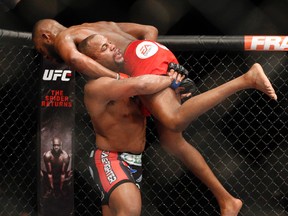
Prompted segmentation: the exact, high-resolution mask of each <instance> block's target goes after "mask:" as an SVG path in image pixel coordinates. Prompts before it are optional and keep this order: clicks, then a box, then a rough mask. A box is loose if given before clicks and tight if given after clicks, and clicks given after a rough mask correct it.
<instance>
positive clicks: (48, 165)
mask: <svg viewBox="0 0 288 216" xmlns="http://www.w3.org/2000/svg"><path fill="white" fill-rule="evenodd" d="M43 160H44V164H45V167H46V170H47V175H48V181H49V186H50V188H51V189H53V188H54V184H53V176H52V164H51V155H50V153H49V152H46V153H44V155H43Z"/></svg>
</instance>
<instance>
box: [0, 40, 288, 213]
mask: <svg viewBox="0 0 288 216" xmlns="http://www.w3.org/2000/svg"><path fill="white" fill-rule="evenodd" d="M17 37H18V36H17ZM17 37H16V39H17ZM8 38H10V36H9V37H8ZM28 39H29V37H28ZM21 44H22V45H21ZM21 44H15V43H14V42H12V43H11V41H10V39H7V37H6V36H2V37H0V56H1V58H0V69H1V71H0V72H1V73H0V81H1V87H0V91H1V99H0V104H1V109H0V112H1V121H0V128H1V137H0V140H1V146H2V151H1V153H0V161H1V166H0V170H1V177H0V215H1V216H2V215H3V216H8V215H15V216H16V215H25V214H26V215H37V213H36V212H37V186H36V185H37V166H38V165H37V161H38V155H37V154H38V152H37V129H38V128H37V124H38V123H37V120H38V104H39V93H38V92H39V89H40V86H39V80H40V77H39V75H38V74H37V72H38V71H39V69H40V62H41V57H40V56H39V55H38V54H37V53H36V52H35V50H34V49H33V46H32V45H31V42H29V40H28V42H27V41H26V40H25V41H21ZM27 44H28V45H27ZM175 54H176V56H177V58H178V60H179V62H180V63H181V64H182V65H184V66H185V67H186V69H188V70H191V71H193V72H192V73H191V74H190V75H189V76H190V78H191V79H193V80H194V82H195V83H196V85H197V93H196V94H199V93H201V92H204V91H207V90H209V89H211V88H213V87H216V86H218V85H220V84H222V83H224V82H227V81H228V80H230V79H232V78H234V77H237V76H239V75H241V74H243V73H244V72H245V71H247V70H248V68H249V67H250V66H251V65H252V64H253V63H255V62H258V63H260V64H261V65H262V66H263V68H264V70H265V72H266V74H267V75H268V77H269V78H270V80H271V82H272V83H273V85H274V87H275V90H276V92H277V95H278V101H277V102H275V101H271V100H270V99H269V98H268V97H267V96H266V95H263V94H262V93H260V92H258V91H255V90H245V91H242V92H239V93H237V94H235V95H233V96H231V97H229V98H228V99H226V100H225V101H224V102H223V103H221V104H220V105H218V106H216V107H215V108H213V109H212V110H210V111H208V112H207V113H205V114H204V115H202V116H200V117H199V118H198V119H197V120H195V121H193V122H192V123H191V124H190V126H189V127H188V128H187V129H186V130H185V131H184V133H183V135H184V137H185V139H186V140H187V141H188V142H189V143H191V145H193V146H194V147H195V148H197V149H198V150H199V151H200V152H201V154H202V155H203V156H204V158H205V160H206V161H207V163H208V164H209V166H210V168H211V169H212V170H213V172H214V174H215V175H216V176H217V178H218V179H219V180H220V181H221V183H222V184H223V185H224V187H225V188H226V189H227V190H228V191H229V192H231V194H233V195H234V196H235V197H239V198H240V199H241V200H242V201H243V202H244V205H243V208H242V209H241V213H240V214H239V215H243V216H244V215H245V216H264V215H267V216H273V215H281V216H283V215H284V216H286V215H288V183H287V182H288V181H287V180H288V168H287V164H288V150H287V134H288V129H287V123H288V122H287V121H288V114H287V107H288V106H287V105H288V104H287V94H288V93H287V92H288V84H287V83H288V80H287V79H288V76H287V62H288V57H287V54H286V52H240V51H239V52H236V51H205V50H204V51H195V52H191V51H177V52H175ZM84 84H85V79H83V77H82V76H81V75H79V74H77V73H76V89H75V97H76V98H75V101H76V107H75V122H76V124H75V141H74V144H75V146H74V153H73V154H74V192H75V195H74V197H75V198H74V208H75V215H77V216H78V215H81V216H86V215H87V216H89V215H91V216H92V215H101V208H100V206H101V205H100V194H99V193H98V191H97V189H96V187H95V185H94V183H93V180H92V179H91V176H90V174H89V170H88V164H89V154H90V152H91V150H92V149H93V148H94V140H95V139H94V132H93V129H92V125H91V122H90V118H89V116H88V114H87V112H86V110H85V107H84V106H83V102H82V101H83V86H84ZM143 166H144V173H143V187H142V199H143V210H142V215H143V216H152V215H153V216H162V215H163V216H176V215H177V216H182V215H183V216H184V215H185V216H187V215H189V216H190V215H201V216H202V215H203V216H204V215H212V216H213V215H220V211H219V207H218V204H217V202H216V199H215V197H214V196H213V194H212V193H211V192H210V190H209V189H208V188H207V187H206V186H205V185H203V184H202V183H201V181H199V180H198V179H197V178H196V177H195V176H194V175H193V173H191V172H190V171H189V170H188V169H187V168H186V167H185V166H184V165H183V164H182V163H181V162H180V161H179V160H177V159H175V158H174V157H172V156H171V155H169V154H167V153H166V152H165V151H164V150H163V149H162V148H161V147H160V145H159V140H158V138H157V133H156V130H155V127H154V121H153V118H149V119H148V127H147V145H146V149H145V152H144V155H143ZM131 204H133V203H131Z"/></svg>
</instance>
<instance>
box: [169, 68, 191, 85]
mask: <svg viewBox="0 0 288 216" xmlns="http://www.w3.org/2000/svg"><path fill="white" fill-rule="evenodd" d="M171 69H172V70H174V71H176V72H177V73H178V74H180V75H182V76H183V75H184V80H183V81H185V79H187V77H188V74H189V72H188V70H186V69H185V68H184V67H183V66H182V65H180V64H176V63H173V62H170V63H169V64H168V69H167V70H168V71H170V70H171ZM183 81H182V82H183ZM180 85H181V82H178V83H176V80H173V82H172V84H171V86H170V87H171V88H172V89H174V90H175V89H177V88H178V87H179V86H180Z"/></svg>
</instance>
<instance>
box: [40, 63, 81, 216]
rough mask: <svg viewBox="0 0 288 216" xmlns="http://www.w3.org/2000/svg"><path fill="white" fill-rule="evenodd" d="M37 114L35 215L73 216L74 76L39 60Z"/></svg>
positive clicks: (67, 71)
mask: <svg viewBox="0 0 288 216" xmlns="http://www.w3.org/2000/svg"><path fill="white" fill-rule="evenodd" d="M40 72H41V74H40V76H41V77H42V79H41V87H40V88H41V93H40V94H41V95H40V98H41V101H40V114H39V116H40V117H39V131H38V138H39V151H38V152H39V156H38V159H39V162H38V164H39V166H38V167H39V179H38V180H39V181H38V197H39V199H38V200H39V202H38V204H39V205H38V209H39V210H38V211H39V212H38V215H41V216H48V215H49V216H51V215H53V216H70V215H73V204H74V203H73V200H74V198H73V197H74V189H73V188H74V187H73V140H74V139H73V137H74V90H75V88H74V86H75V77H74V73H73V72H72V71H71V70H69V68H68V67H67V66H66V65H56V64H52V63H51V62H49V61H48V60H45V59H43V64H42V68H41V71H40Z"/></svg>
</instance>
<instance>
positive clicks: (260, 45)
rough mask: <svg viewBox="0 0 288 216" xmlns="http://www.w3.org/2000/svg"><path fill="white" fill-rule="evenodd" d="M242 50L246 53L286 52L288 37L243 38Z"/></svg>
mask: <svg viewBox="0 0 288 216" xmlns="http://www.w3.org/2000/svg"><path fill="white" fill-rule="evenodd" d="M244 49H245V50H247V51H249V50H251V51H252V50H253V51H287V50H288V36H244Z"/></svg>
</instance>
